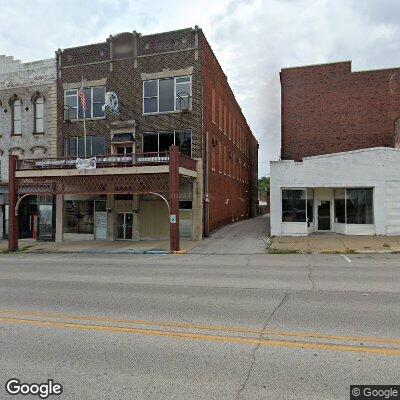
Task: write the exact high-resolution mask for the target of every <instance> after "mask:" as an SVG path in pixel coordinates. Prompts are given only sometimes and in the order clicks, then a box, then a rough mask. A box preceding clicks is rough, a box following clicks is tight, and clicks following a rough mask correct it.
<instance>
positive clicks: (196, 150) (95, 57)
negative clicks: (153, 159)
mask: <svg viewBox="0 0 400 400" xmlns="http://www.w3.org/2000/svg"><path fill="white" fill-rule="evenodd" d="M117 48H119V49H125V50H127V51H128V53H126V54H122V55H121V54H119V53H118V52H117V51H116V49H117ZM190 68H192V73H191V76H192V108H191V110H189V111H185V112H170V113H164V114H162V113H159V114H156V115H148V114H147V115H144V114H143V79H144V78H143V75H145V74H156V73H157V74H159V73H164V72H165V73H166V74H168V71H177V70H181V69H190ZM57 72H58V78H57V94H58V118H57V120H58V142H57V144H58V154H59V156H62V155H64V142H65V139H66V138H69V137H76V136H82V135H83V123H82V121H72V122H67V121H65V120H64V90H66V89H67V88H68V87H69V86H68V85H71V84H74V83H77V82H80V81H81V79H82V78H84V79H85V80H88V81H97V80H98V81H102V82H104V81H105V86H106V90H107V91H113V92H116V93H117V94H118V98H119V101H120V104H121V114H120V116H119V117H110V116H109V115H108V116H107V117H106V118H105V119H98V120H89V121H87V132H88V135H89V136H90V135H94V136H98V135H101V136H104V137H105V141H106V152H107V153H109V152H110V151H111V127H112V125H113V124H121V123H124V122H128V121H134V124H135V139H136V144H135V151H136V152H138V153H140V152H141V151H142V134H143V133H144V132H153V131H168V130H183V129H190V130H191V131H192V157H193V158H202V159H203V168H204V176H203V178H204V179H203V180H204V194H205V198H204V209H205V210H207V209H208V210H209V211H208V212H205V216H204V221H203V222H204V232H205V234H207V233H208V231H209V230H212V229H214V228H217V227H219V226H221V225H224V224H226V223H229V222H231V221H233V220H237V219H241V218H246V217H248V216H252V215H255V212H256V204H257V154H258V143H257V141H256V139H255V138H254V136H253V135H252V133H251V130H250V128H249V126H248V125H247V123H246V120H245V118H244V116H243V114H242V112H241V110H240V107H239V106H238V104H237V102H236V100H235V98H234V95H233V93H232V91H231V89H230V88H229V85H228V83H227V78H226V76H225V75H224V73H223V72H222V70H221V67H220V66H219V64H218V61H217V60H216V58H215V56H214V54H213V52H212V50H211V48H210V47H209V45H208V43H207V41H206V39H205V36H204V35H203V33H202V31H201V29H199V28H197V27H196V28H195V29H183V30H178V31H172V32H166V33H159V34H155V35H146V36H142V35H140V34H138V33H136V32H133V33H122V34H119V35H116V36H110V38H109V39H107V41H105V42H103V43H97V44H92V45H88V46H82V47H76V48H71V49H65V50H63V51H61V50H60V51H58V52H57ZM213 90H214V91H215V99H216V102H217V103H218V104H217V103H215V104H214V108H213V101H212V91H213ZM213 109H214V111H213ZM216 110H218V111H216ZM213 113H218V116H219V117H218V118H219V119H218V120H216V119H215V117H214V118H213ZM213 121H214V122H213Z"/></svg>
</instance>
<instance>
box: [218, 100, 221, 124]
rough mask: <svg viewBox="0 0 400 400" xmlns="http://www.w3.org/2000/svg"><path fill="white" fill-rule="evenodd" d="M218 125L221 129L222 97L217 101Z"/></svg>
mask: <svg viewBox="0 0 400 400" xmlns="http://www.w3.org/2000/svg"><path fill="white" fill-rule="evenodd" d="M218 126H219V129H221V130H222V99H221V97H220V98H219V101H218Z"/></svg>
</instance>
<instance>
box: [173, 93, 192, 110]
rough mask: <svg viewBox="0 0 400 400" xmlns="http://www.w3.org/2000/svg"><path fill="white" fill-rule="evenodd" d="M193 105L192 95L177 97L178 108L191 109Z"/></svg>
mask: <svg viewBox="0 0 400 400" xmlns="http://www.w3.org/2000/svg"><path fill="white" fill-rule="evenodd" d="M191 107H192V99H191V97H178V96H177V97H176V109H177V110H189V109H190V108H191Z"/></svg>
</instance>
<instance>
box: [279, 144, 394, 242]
mask: <svg viewBox="0 0 400 400" xmlns="http://www.w3.org/2000/svg"><path fill="white" fill-rule="evenodd" d="M399 166H400V149H394V148H389V147H377V148H371V149H364V150H355V151H349V152H344V153H335V154H327V155H321V156H315V157H306V158H304V159H303V161H302V162H294V161H272V162H271V234H272V235H275V236H282V235H285V234H288V233H287V232H288V231H293V230H294V229H295V228H296V227H295V226H293V227H291V228H290V229H289V228H288V227H286V226H285V227H284V228H283V224H282V222H281V221H282V205H281V189H282V188H340V187H347V188H354V187H372V188H374V225H355V224H354V225H353V224H348V225H347V226H345V227H341V226H340V225H343V224H334V225H333V226H334V230H335V231H337V232H340V233H345V234H354V235H359V234H376V235H396V234H400V174H399ZM315 197H317V196H315ZM314 221H315V223H316V219H315V220H314ZM285 224H286V223H285ZM296 224H297V223H296ZM302 225H306V224H305V223H304V224H302ZM292 234H305V233H304V229H303V227H301V228H299V230H298V231H296V232H292Z"/></svg>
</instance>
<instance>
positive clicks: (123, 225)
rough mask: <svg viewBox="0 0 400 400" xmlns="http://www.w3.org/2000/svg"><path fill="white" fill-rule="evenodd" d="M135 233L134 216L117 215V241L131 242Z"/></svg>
mask: <svg viewBox="0 0 400 400" xmlns="http://www.w3.org/2000/svg"><path fill="white" fill-rule="evenodd" d="M132 233H133V214H132V213H117V239H120V240H130V239H132Z"/></svg>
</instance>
